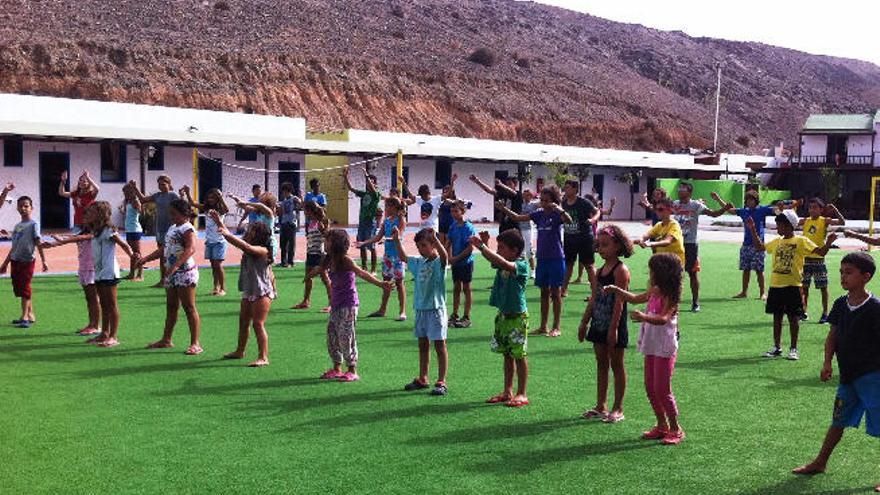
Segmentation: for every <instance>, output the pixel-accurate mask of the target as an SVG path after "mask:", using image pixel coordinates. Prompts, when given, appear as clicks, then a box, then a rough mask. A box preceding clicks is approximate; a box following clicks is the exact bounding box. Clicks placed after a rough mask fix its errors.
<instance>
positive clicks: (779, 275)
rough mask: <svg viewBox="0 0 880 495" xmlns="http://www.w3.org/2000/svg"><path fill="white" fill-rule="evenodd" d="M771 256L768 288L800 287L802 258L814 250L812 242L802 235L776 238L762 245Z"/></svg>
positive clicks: (802, 272)
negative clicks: (771, 271) (771, 269)
mask: <svg viewBox="0 0 880 495" xmlns="http://www.w3.org/2000/svg"><path fill="white" fill-rule="evenodd" d="M764 248H765V249H766V250H767V252H768V253H770V254H772V255H773V273H771V274H770V287H800V286H801V280H802V279H803V276H804V258H805V257H806V256H807V255H808V254H810V253H812V252H813V250H814V249H816V245H815V244H814V243H813V241H811V240H809V239H807V238H806V237H804V236H802V235H796V236H794V237H792V238H791V239H785V238H783V237H777V238H776V239H773V240H772V241H770V242H768V243H767V244H765V245H764Z"/></svg>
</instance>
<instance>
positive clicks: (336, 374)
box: [320, 369, 345, 380]
mask: <svg viewBox="0 0 880 495" xmlns="http://www.w3.org/2000/svg"><path fill="white" fill-rule="evenodd" d="M344 374H345V373H343V372H341V371H336V370H334V369H329V370H327V371H325V372H324V374H323V375H321V377H320V378H321V380H336V379H337V378H341V377H342V375H344Z"/></svg>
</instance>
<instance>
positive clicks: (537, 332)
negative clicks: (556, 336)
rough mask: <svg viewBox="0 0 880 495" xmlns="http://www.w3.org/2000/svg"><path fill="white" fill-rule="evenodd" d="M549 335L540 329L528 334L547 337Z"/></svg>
mask: <svg viewBox="0 0 880 495" xmlns="http://www.w3.org/2000/svg"><path fill="white" fill-rule="evenodd" d="M549 334H550V332H549V331H547V330H541V329H538V330H532V331H531V332H529V335H549Z"/></svg>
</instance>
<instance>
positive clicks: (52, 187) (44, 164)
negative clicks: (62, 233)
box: [39, 151, 70, 229]
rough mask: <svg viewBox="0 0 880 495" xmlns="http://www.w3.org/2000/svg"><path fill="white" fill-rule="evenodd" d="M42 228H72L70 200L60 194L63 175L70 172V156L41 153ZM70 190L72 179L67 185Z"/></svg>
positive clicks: (66, 154) (67, 154)
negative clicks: (59, 189)
mask: <svg viewBox="0 0 880 495" xmlns="http://www.w3.org/2000/svg"><path fill="white" fill-rule="evenodd" d="M39 160H40V228H43V229H68V228H70V200H69V199H67V198H62V197H61V196H60V195H59V194H58V184H59V183H60V182H61V173H62V172H69V171H70V154H69V153H61V152H54V151H52V152H48V151H44V152H41V153H40V157H39ZM65 187H66V188H67V190H70V179H68V183H67V184H65Z"/></svg>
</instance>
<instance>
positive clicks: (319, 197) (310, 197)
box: [304, 191, 327, 206]
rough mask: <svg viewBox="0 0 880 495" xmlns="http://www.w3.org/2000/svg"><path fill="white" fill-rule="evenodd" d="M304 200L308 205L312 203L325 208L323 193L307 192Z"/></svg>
mask: <svg viewBox="0 0 880 495" xmlns="http://www.w3.org/2000/svg"><path fill="white" fill-rule="evenodd" d="M304 200H305V202H306V203H308V202H309V201H314V202H315V203H318V204H319V205H321V206H327V196H325V195H324V193H318V194H315V193H313V192H311V191H309V192H307V193H306V197H305V198H304Z"/></svg>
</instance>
